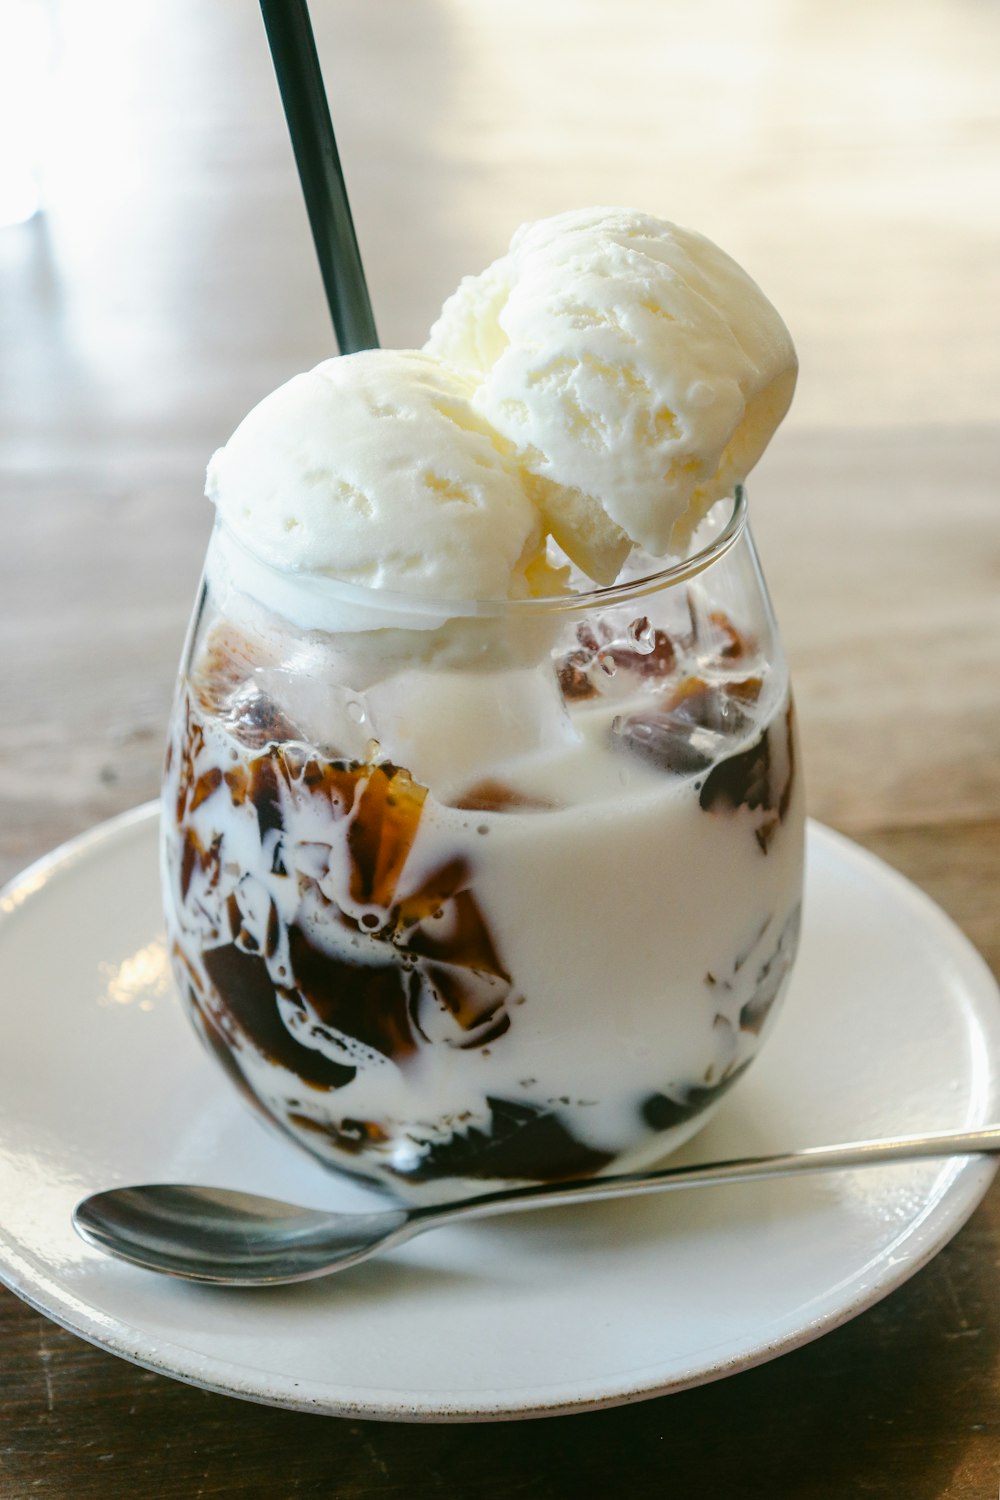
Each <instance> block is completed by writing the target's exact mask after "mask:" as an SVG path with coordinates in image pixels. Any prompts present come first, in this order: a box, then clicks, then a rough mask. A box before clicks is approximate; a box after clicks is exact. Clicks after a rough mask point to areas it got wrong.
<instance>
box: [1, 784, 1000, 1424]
mask: <svg viewBox="0 0 1000 1500" xmlns="http://www.w3.org/2000/svg"><path fill="white" fill-rule="evenodd" d="M159 811H160V803H159V799H155V800H151V801H149V802H145V803H141V804H140V805H139V806H137V807H133V808H129V809H127V810H126V811H124V812H121V813H118V814H116V815H115V816H114V817H111V818H109V819H106V820H105V821H102V822H100V823H98V824H95V825H93V826H92V827H90V828H88V829H86V830H84V831H83V832H82V833H79V834H76V835H75V836H73V837H72V838H70V839H67V840H66V841H65V842H63V843H61V844H59V845H58V846H57V847H55V848H54V849H52V850H50V851H49V852H48V853H46V854H43V855H41V856H40V857H39V858H38V859H36V860H34V861H32V862H31V863H30V864H29V865H27V866H26V867H25V868H24V869H23V870H22V871H21V872H20V873H19V874H17V875H15V876H14V877H13V878H12V879H11V880H9V881H7V882H6V883H5V884H4V885H3V887H2V888H0V932H2V929H3V928H4V926H5V925H6V923H7V922H8V921H9V920H10V918H12V917H13V916H14V915H15V914H16V912H17V911H18V910H19V909H20V907H22V906H23V905H24V904H25V903H26V902H28V901H30V900H32V899H34V898H35V897H37V896H39V895H41V894H42V893H43V892H44V890H45V889H46V887H47V886H48V884H49V882H50V881H51V880H52V879H53V878H54V877H56V876H58V875H61V874H66V873H69V872H70V871H71V870H72V869H73V868H74V867H75V866H76V865H78V864H79V863H80V862H82V861H83V860H84V859H85V858H86V857H87V856H88V854H90V853H91V852H92V851H93V850H95V849H97V848H99V847H101V846H104V847H107V846H109V845H113V844H117V843H121V842H122V841H125V840H127V839H128V837H129V836H130V835H133V836H134V835H141V834H143V833H145V831H146V828H147V825H148V824H150V823H153V822H154V821H155V820H156V818H157V817H158V816H159ZM815 841H818V842H819V843H821V844H822V843H824V842H825V843H827V844H829V845H830V847H831V848H832V849H833V850H834V851H835V853H836V855H837V857H838V858H839V859H840V860H841V861H847V862H849V863H853V864H854V865H855V867H861V868H863V869H865V870H866V871H867V872H868V873H869V874H871V873H875V874H876V875H877V876H878V877H879V878H880V879H881V880H883V881H888V883H889V884H890V885H891V886H893V887H894V890H895V894H896V896H897V897H898V898H899V899H901V900H902V901H903V902H904V903H908V904H909V905H910V907H911V908H913V907H916V908H917V910H918V911H921V912H922V914H923V915H924V917H925V919H926V920H927V921H928V922H930V923H932V924H934V925H935V926H936V927H937V930H938V932H939V933H940V934H941V936H942V937H943V938H944V939H946V940H947V941H948V942H949V943H950V944H951V946H952V951H956V950H957V951H959V952H961V954H962V958H963V962H964V964H965V966H966V972H967V973H968V975H969V976H970V977H971V979H972V982H973V984H978V985H981V986H982V989H983V1008H984V1010H985V1008H986V1006H987V1005H988V1003H989V1002H987V1001H986V998H985V997H986V993H987V992H989V993H992V994H993V995H994V996H995V997H997V998H998V999H1000V989H998V986H997V982H996V980H995V978H994V976H993V974H992V972H991V971H990V969H989V967H988V965H987V964H986V962H985V960H984V959H983V958H982V956H981V955H980V954H979V953H978V952H977V950H976V949H975V947H974V946H973V944H972V943H971V942H970V940H969V939H968V938H967V937H966V936H965V934H964V933H963V932H962V931H961V929H960V928H959V927H958V926H957V924H956V923H955V922H954V920H953V919H952V918H951V917H950V916H949V915H948V914H947V913H946V912H945V911H943V909H942V908H941V907H940V906H938V904H937V903H936V902H935V901H933V900H932V899H931V897H930V896H928V895H927V894H926V892H924V891H922V890H921V889H920V888H919V887H918V886H916V885H914V884H913V882H912V881H910V880H909V879H907V877H906V876H904V875H902V874H901V873H900V872H899V871H898V870H895V869H893V867H892V866H891V865H889V864H887V863H886V862H885V861H884V860H882V859H880V858H879V857H878V856H877V855H875V854H872V853H871V852H870V851H869V850H867V849H865V848H863V847H862V846H861V845H859V844H857V843H856V842H855V841H854V840H852V839H850V838H848V837H846V835H844V834H841V833H838V832H837V831H836V830H835V829H832V828H829V827H827V826H826V825H825V824H822V823H819V822H818V821H816V820H815V819H812V818H810V819H809V820H808V834H807V850H808V848H809V847H810V846H811V845H812V844H813V843H814V842H815ZM806 920H807V921H808V915H807V917H806ZM976 1014H977V1018H979V1012H978V1010H977V1012H976ZM995 1022H996V1023H997V1024H1000V1009H998V1012H997V1016H996V1017H995ZM998 1169H1000V1162H998V1161H996V1160H994V1159H991V1158H982V1157H969V1156H966V1157H955V1158H947V1159H945V1163H944V1165H943V1168H942V1172H941V1174H939V1176H938V1178H937V1179H936V1182H935V1191H934V1193H933V1196H930V1197H929V1198H928V1200H927V1201H926V1202H925V1203H924V1205H923V1208H922V1211H921V1213H920V1214H919V1215H918V1216H917V1218H916V1219H915V1220H914V1221H912V1222H911V1223H910V1224H909V1225H907V1227H906V1228H905V1230H904V1231H903V1233H902V1235H901V1236H900V1239H901V1240H902V1239H905V1240H906V1241H908V1242H910V1241H913V1237H914V1236H916V1239H915V1241H913V1243H912V1244H910V1246H909V1253H908V1254H907V1255H906V1257H905V1258H903V1259H897V1260H896V1261H894V1262H893V1264H892V1265H891V1266H889V1267H887V1268H886V1270H887V1271H888V1274H883V1275H882V1276H881V1277H880V1278H879V1279H878V1280H877V1281H875V1282H873V1283H870V1284H866V1285H864V1286H862V1287H860V1288H858V1290H857V1294H856V1295H855V1296H853V1297H851V1298H849V1299H848V1300H847V1301H846V1302H844V1303H843V1304H842V1305H841V1306H839V1307H836V1308H834V1309H832V1310H828V1311H827V1312H825V1313H821V1314H819V1315H818V1316H816V1317H813V1318H811V1319H809V1320H808V1321H807V1322H806V1323H803V1324H799V1325H798V1326H797V1327H795V1328H794V1329H792V1330H789V1331H788V1332H786V1333H784V1334H781V1335H778V1336H777V1337H774V1338H770V1339H765V1340H764V1341H760V1340H759V1339H754V1340H753V1346H752V1347H748V1348H746V1349H744V1350H743V1351H737V1352H735V1353H730V1354H728V1355H727V1356H725V1357H723V1358H721V1359H717V1360H713V1361H711V1362H709V1363H707V1364H705V1363H702V1364H701V1365H700V1366H699V1367H698V1369H696V1370H695V1369H689V1370H685V1371H680V1372H677V1373H676V1374H675V1375H674V1376H672V1377H670V1378H668V1379H666V1380H660V1381H652V1382H650V1381H641V1382H639V1383H635V1382H633V1383H630V1384H624V1383H623V1384H620V1385H619V1386H618V1387H617V1388H616V1389H614V1390H610V1391H609V1390H607V1389H605V1390H604V1391H602V1392H601V1393H596V1392H595V1393H585V1394H581V1395H579V1396H577V1397H573V1398H569V1399H553V1400H539V1399H532V1397H533V1396H534V1397H536V1398H537V1397H538V1396H540V1395H541V1392H530V1391H529V1392H526V1393H525V1396H526V1399H525V1400H524V1401H523V1402H518V1401H517V1400H516V1398H511V1397H510V1395H509V1394H508V1395H507V1396H506V1398H505V1399H503V1400H502V1401H500V1402H497V1403H494V1404H490V1402H489V1401H488V1400H486V1399H485V1398H484V1396H482V1395H481V1396H479V1397H477V1398H476V1399H475V1400H474V1402H472V1403H467V1404H464V1405H463V1404H460V1403H457V1402H455V1401H454V1400H453V1399H451V1400H450V1399H448V1398H449V1397H452V1398H453V1397H454V1395H455V1394H456V1393H455V1392H447V1393H441V1395H440V1396H433V1397H432V1398H431V1399H430V1400H425V1401H424V1402H419V1401H412V1400H409V1401H408V1400H405V1399H401V1398H402V1397H403V1394H404V1393H402V1392H399V1393H395V1397H396V1398H397V1399H394V1393H393V1392H391V1391H388V1390H387V1391H385V1392H384V1394H382V1395H381V1399H379V1400H377V1401H374V1402H372V1401H371V1400H367V1401H366V1400H363V1399H358V1400H350V1399H343V1398H342V1397H337V1398H336V1399H333V1395H334V1391H335V1388H334V1387H331V1386H326V1387H325V1388H324V1387H321V1386H320V1385H319V1383H318V1382H315V1381H310V1382H303V1381H296V1380H293V1379H291V1377H290V1376H287V1375H284V1376H280V1377H275V1376H274V1374H273V1373H272V1374H269V1375H268V1377H267V1380H268V1381H269V1382H270V1384H269V1385H267V1386H265V1384H264V1383H263V1382H261V1381H258V1383H257V1385H256V1386H254V1385H253V1383H252V1381H251V1380H250V1379H249V1378H247V1379H244V1380H243V1381H241V1380H240V1379H239V1378H238V1376H239V1374H240V1373H242V1372H246V1374H247V1375H249V1371H250V1367H246V1366H241V1365H237V1364H235V1363H234V1362H232V1361H227V1360H212V1359H211V1358H206V1357H205V1356H199V1355H197V1354H196V1353H195V1351H193V1350H189V1349H186V1348H185V1346H184V1345H181V1344H172V1345H168V1346H166V1347H167V1348H169V1349H170V1350H171V1352H172V1353H173V1354H175V1355H181V1356H184V1355H186V1356H187V1359H186V1361H185V1360H184V1359H183V1358H182V1359H180V1360H177V1359H174V1360H173V1361H171V1360H168V1359H165V1358H161V1359H157V1358H155V1357H153V1356H151V1355H150V1354H149V1353H147V1352H145V1351H144V1349H143V1348H142V1346H141V1344H139V1345H137V1343H136V1340H135V1330H132V1335H133V1337H132V1338H131V1339H130V1338H129V1336H128V1335H129V1332H130V1330H129V1327H128V1325H127V1324H125V1322H124V1321H123V1320H122V1319H120V1318H114V1317H110V1316H108V1315H106V1314H101V1313H95V1312H94V1310H93V1309H91V1308H89V1306H88V1304H87V1303H86V1302H84V1301H81V1300H80V1299H77V1298H74V1297H73V1295H72V1293H71V1292H69V1291H68V1290H67V1289H65V1288H63V1287H62V1286H60V1285H59V1284H58V1283H57V1282H56V1281H55V1280H54V1279H53V1278H52V1277H50V1276H49V1275H48V1274H47V1273H46V1270H45V1269H44V1268H41V1269H39V1268H38V1267H36V1266H35V1265H34V1264H33V1262H32V1261H31V1260H29V1259H28V1258H27V1257H26V1256H24V1255H23V1254H22V1253H21V1252H20V1250H19V1249H18V1248H17V1247H16V1246H13V1245H11V1243H10V1242H9V1240H8V1239H7V1237H6V1234H5V1231H4V1228H3V1225H2V1224H0V1252H2V1258H0V1284H2V1285H4V1286H6V1287H7V1288H8V1289H9V1290H10V1291H11V1292H13V1293H14V1294H15V1295H16V1296H17V1297H18V1298H20V1299H21V1300H22V1301H23V1302H25V1303H26V1304H27V1305H28V1306H29V1307H31V1308H32V1309H33V1310H34V1311H35V1312H38V1313H40V1314H41V1315H42V1316H44V1317H47V1318H49V1319H51V1321H53V1322H55V1323H56V1324H58V1325H59V1326H61V1327H63V1328H65V1329H66V1330H67V1331H68V1332H70V1333H72V1334H74V1335H75V1336H76V1337H78V1338H82V1339H83V1340H84V1341H85V1342H86V1343H89V1344H91V1345H93V1346H95V1347H96V1348H99V1349H101V1350H103V1351H104V1352H106V1353H109V1354H113V1355H116V1356H117V1357H119V1358H122V1359H126V1360H128V1361H129V1362H130V1363H132V1364H134V1365H137V1366H138V1367H140V1368H142V1369H145V1370H149V1371H151V1372H153V1373H154V1374H157V1375H164V1376H167V1377H169V1378H171V1379H175V1380H180V1381H182V1382H183V1383H185V1384H189V1385H192V1386H195V1387H196V1388H198V1389H201V1390H206V1391H210V1392H212V1393H215V1394H218V1395H224V1396H230V1397H234V1398H236V1399H239V1400H243V1401H249V1402H252V1403H256V1404H258V1405H264V1406H273V1407H279V1408H284V1409H286V1410H293V1411H302V1412H309V1413H314V1414H323V1415H330V1416H339V1417H344V1418H348V1419H353V1420H360V1419H364V1420H376V1421H391V1422H412V1423H427V1424H436V1423H475V1422H503V1421H521V1420H525V1419H531V1418H542V1417H555V1416H568V1415H572V1414H574V1413H582V1412H590V1411H598V1410H604V1409H607V1408H611V1407H615V1406H625V1405H631V1404H634V1403H636V1402H638V1401H646V1400H653V1399H656V1398H657V1397H660V1396H665V1395H672V1394H676V1393H679V1392H681V1391H684V1390H689V1389H692V1388H693V1387H696V1386H699V1385H706V1384H710V1383H714V1382H715V1381H717V1380H722V1379H725V1378H726V1377H728V1376H730V1375H735V1374H739V1373H742V1372H743V1371H744V1370H749V1369H753V1368H755V1367H756V1366H758V1365H762V1364H765V1363H767V1362H768V1361H770V1360H772V1359H775V1358H777V1357H778V1356H779V1355H781V1354H785V1353H788V1352H791V1351H792V1350H794V1349H798V1348H802V1347H804V1346H805V1345H807V1344H809V1343H812V1342H813V1341H814V1340H815V1339H817V1338H820V1337H822V1336H823V1335H824V1334H826V1333H830V1332H832V1331H834V1330H835V1329H836V1328H840V1327H842V1326H844V1324H846V1323H848V1322H850V1321H851V1320H852V1319H854V1318H855V1317H857V1316H859V1315H860V1314H861V1313H864V1312H867V1311H868V1310H869V1309H870V1308H871V1307H874V1306H875V1305H876V1304H877V1303H878V1302H880V1301H881V1300H882V1299H883V1298H884V1297H887V1296H888V1295H889V1294H890V1293H891V1292H893V1291H895V1290H897V1289H898V1288H899V1287H900V1286H902V1285H903V1284H904V1283H905V1282H906V1281H908V1280H909V1279H910V1278H911V1277H912V1276H914V1275H916V1274H917V1273H918V1272H919V1271H920V1270H922V1269H923V1268H924V1266H926V1265H927V1264H928V1263H929V1261H931V1260H932V1259H933V1258H934V1256H935V1255H936V1254H937V1253H938V1252H939V1251H940V1250H941V1249H942V1248H943V1247H944V1246H945V1245H946V1244H947V1243H948V1241H949V1240H951V1239H952V1238H953V1237H954V1236H955V1235H956V1234H957V1233H958V1232H959V1231H960V1230H961V1229H962V1227H963V1226H964V1225H965V1224H966V1223H967V1221H968V1219H969V1218H970V1217H971V1215H972V1214H973V1213H974V1212H975V1210H976V1208H977V1207H978V1206H979V1204H980V1203H981V1201H982V1199H983V1198H984V1196H985V1194H986V1193H987V1191H988V1190H989V1187H990V1184H991V1183H992V1181H993V1179H994V1177H995V1175H996V1173H997V1171H998ZM942 1179H944V1180H942ZM899 1242H900V1241H899V1240H897V1241H895V1242H894V1245H896V1244H898V1243H899ZM879 1258H880V1259H883V1260H884V1253H883V1254H882V1255H881V1256H880V1257H879ZM88 1317H89V1321H88ZM775 1321H779V1322H780V1321H781V1320H780V1319H779V1320H775ZM227 1374H228V1378H226V1375H227ZM324 1389H325V1391H326V1392H327V1394H326V1395H323V1394H320V1393H319V1392H320V1391H321V1390H324Z"/></svg>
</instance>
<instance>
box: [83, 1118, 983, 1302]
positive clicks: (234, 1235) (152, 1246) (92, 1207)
mask: <svg viewBox="0 0 1000 1500" xmlns="http://www.w3.org/2000/svg"><path fill="white" fill-rule="evenodd" d="M977 1152H1000V1126H997V1125H993V1126H990V1127H988V1128H987V1129H985V1130H969V1131H948V1132H945V1133H943V1134H938V1135H923V1136H904V1137H900V1138H898V1139H896V1140H883V1141H853V1142H851V1143H850V1144H846V1145H841V1146H811V1147H809V1148H808V1149H807V1150H804V1151H790V1152H786V1153H785V1154H783V1155H780V1156H750V1157H744V1158H741V1159H738V1160H735V1161H723V1162H705V1163H702V1164H700V1165H698V1166H694V1167H668V1168H666V1169H665V1170H662V1169H661V1170H660V1171H657V1172H633V1173H628V1174H626V1175H622V1176H618V1177H593V1178H588V1179H586V1180H583V1181H577V1182H565V1183H559V1184H557V1185H556V1186H554V1187H550V1186H547V1185H542V1186H540V1187H527V1188H512V1189H509V1190H507V1191H505V1192H500V1193H488V1194H486V1195H484V1196H483V1197H480V1198H463V1199H462V1200H461V1201H460V1202H457V1203H446V1204H443V1205H441V1206H439V1207H432V1208H403V1207H397V1208H388V1209H384V1210H383V1211H382V1212H380V1213H369V1214H366V1213H360V1214H359V1213H346V1214H345V1213H325V1212H323V1211H321V1210H317V1209H312V1208H297V1207H295V1206H293V1205H292V1204H290V1203H281V1202H279V1201H278V1200H277V1199H275V1198H259V1197H257V1196H256V1195H255V1194H252V1193H239V1192H232V1191H229V1190H227V1189H225V1188H205V1187H185V1186H183V1185H181V1184H161V1185H151V1186H148V1187H131V1188H113V1189H111V1190H110V1191H108V1192H104V1193H95V1194H94V1195H93V1196H91V1197H89V1198H84V1199H83V1201H82V1202H81V1203H79V1204H77V1207H76V1208H75V1210H74V1212H73V1226H74V1228H75V1229H76V1230H77V1232H78V1234H80V1235H81V1236H82V1237H83V1238H84V1239H85V1240H86V1241H87V1243H88V1244H90V1245H95V1246H96V1247H97V1248H98V1249H99V1250H105V1251H107V1252H108V1254H110V1255H116V1256H118V1257H119V1258H120V1259H121V1260H127V1261H131V1262H132V1264H133V1265H137V1266H143V1267H145V1268H146V1269H147V1270H150V1271H164V1272H166V1273H167V1274H168V1275H171V1276H183V1277H186V1278H187V1279H188V1280H191V1281H210V1282H216V1283H218V1284H220V1285H223V1286H276V1285H279V1284H281V1283H282V1282H288V1281H308V1280H310V1279H311V1278H312V1277H315V1276H326V1275H327V1274H329V1273H330V1272H332V1271H343V1270H346V1268H347V1267H348V1266H354V1265H357V1264H358V1262H359V1261H362V1260H367V1259H368V1258H369V1257H370V1256H372V1255H377V1254H380V1253H381V1252H382V1251H383V1250H389V1249H391V1248H392V1247H394V1246H396V1245H401V1244H402V1243H403V1241H404V1240H409V1239H412V1238H413V1237H414V1235H417V1234H422V1233H423V1232H424V1230H426V1229H437V1228H438V1227H439V1226H441V1225H443V1224H451V1223H454V1222H455V1221H456V1220H457V1219H480V1218H486V1217H487V1216H489V1215H491V1214H502V1213H517V1212H520V1211H521V1210H522V1209H528V1208H553V1207H555V1206H556V1205H557V1204H561V1203H579V1202H582V1201H583V1200H585V1199H586V1200H592V1199H596V1198H624V1197H632V1196H636V1195H638V1194H640V1193H661V1192H665V1191H668V1190H669V1189H671V1188H692V1187H707V1186H709V1185H711V1184H713V1183H718V1182H754V1181H757V1180H759V1179H760V1178H763V1177H785V1176H793V1175H796V1174H798V1173H800V1172H822V1171H830V1170H833V1169H836V1168H842V1167H863V1166H874V1165H876V1164H877V1163H880V1162H892V1161H912V1160H914V1159H916V1158H918V1157H942V1156H966V1155H971V1154H974V1153H977Z"/></svg>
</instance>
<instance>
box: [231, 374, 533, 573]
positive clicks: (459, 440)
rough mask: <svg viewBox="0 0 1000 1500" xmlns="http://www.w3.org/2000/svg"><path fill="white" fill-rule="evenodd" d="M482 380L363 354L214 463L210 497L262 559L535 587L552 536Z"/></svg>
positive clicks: (310, 382) (284, 402)
mask: <svg viewBox="0 0 1000 1500" xmlns="http://www.w3.org/2000/svg"><path fill="white" fill-rule="evenodd" d="M475 384H476V381H475V379H473V378H471V377H470V376H468V375H465V374H461V373H459V372H457V371H454V370H451V369H449V368H448V367H447V366H446V365H445V364H443V363H442V362H441V361H440V360H438V359H436V358H435V357H433V356H432V355H430V354H423V353H417V352H414V351H408V350H403V351H398V350H379V349H373V350H367V351H365V352H364V353H360V354H350V355H345V356H342V357H341V358H339V359H330V360H327V361H325V362H324V363H323V364H320V365H317V366H316V368H315V369H314V370H310V371H309V372H308V373H306V374H304V375H297V376H295V378H294V379H292V380H290V381H288V383H287V384H286V385H283V386H281V387H279V389H278V390H276V391H274V392H273V393H272V394H271V395H269V396H266V397H265V398H264V400H263V401H261V403H260V404H259V405H258V406H256V407H254V409H253V410H252V411H251V412H250V413H249V415H248V416H247V417H246V418H245V419H244V421H243V422H241V424H240V426H239V427H238V428H237V429H236V431H235V432H234V433H233V436H232V437H231V438H230V439H229V442H228V443H227V444H226V446H225V447H224V448H220V449H219V451H218V452H217V453H216V454H215V455H214V457H213V458H212V460H211V463H210V464H209V467H208V482H207V494H208V497H209V499H210V500H212V501H214V503H215V505H216V507H217V509H218V512H219V515H220V517H221V518H222V520H223V521H224V523H225V524H226V526H227V527H228V529H229V531H230V532H231V533H232V534H233V535H234V536H235V537H236V538H237V540H238V541H240V542H242V543H243V545H244V546H245V547H246V549H247V550H248V551H249V552H250V553H252V554H253V555H254V556H255V557H256V558H258V559H260V560H261V561H263V562H264V563H268V564H271V565H272V566H274V567H277V568H280V569H285V570H289V571H291V572H293V573H298V574H307V575H311V576H314V577H315V576H319V577H323V576H325V577H330V578H335V579H337V580H339V581H341V582H343V583H348V584H355V585H357V584H361V585H366V586H368V587H370V588H375V589H379V590H388V591H391V592H398V593H401V594H408V595H422V596H425V597H427V596H429V597H432V598H437V599H506V598H518V597H522V596H524V595H526V594H528V593H530V592H531V586H530V584H529V573H530V570H531V568H532V566H535V567H541V566H542V565H541V563H540V561H539V559H540V556H541V553H542V549H543V544H544V538H543V534H542V527H541V523H540V519H539V515H538V512H537V510H536V507H535V505H534V504H533V503H532V501H531V499H530V498H529V497H528V495H527V494H526V493H525V491H524V488H523V485H522V483H521V479H520V475H519V471H518V469H517V467H516V466H515V464H514V463H513V461H512V459H511V458H510V456H509V452H508V445H507V444H506V443H505V442H504V441H503V440H502V439H501V438H500V437H499V436H498V434H497V433H496V432H495V431H494V429H493V428H492V426H491V425H490V423H489V421H488V420H487V419H486V418H485V417H483V416H482V414H481V413H479V412H477V411H476V410H475V409H474V408H473V407H472V405H471V404H470V401H469V396H470V395H471V393H472V390H473V389H474V387H475Z"/></svg>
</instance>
